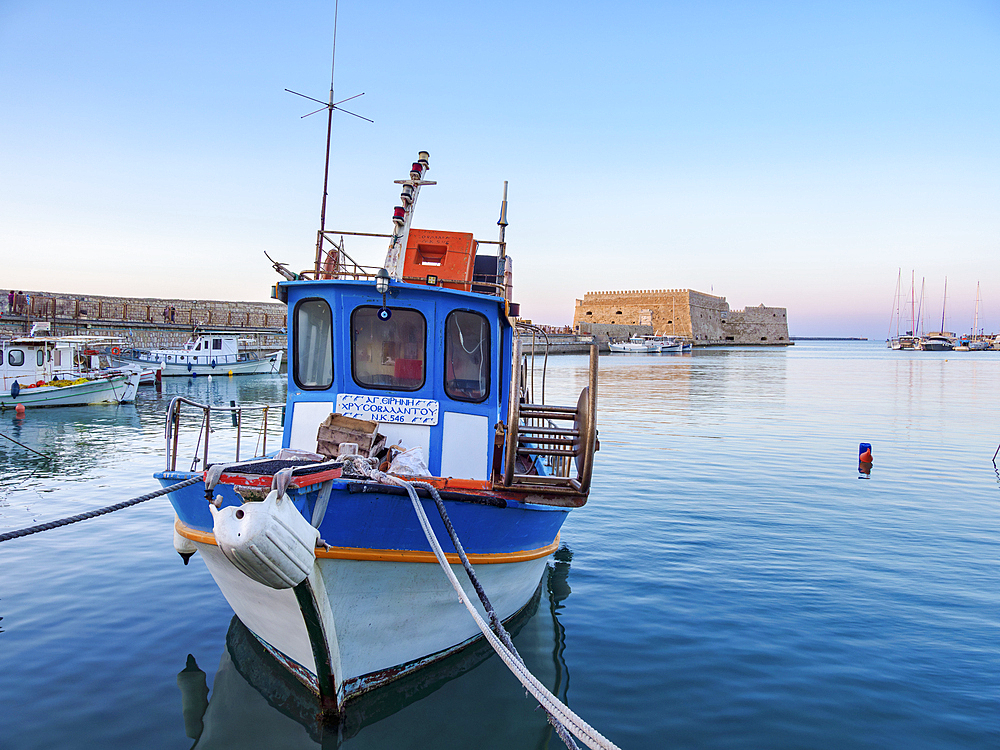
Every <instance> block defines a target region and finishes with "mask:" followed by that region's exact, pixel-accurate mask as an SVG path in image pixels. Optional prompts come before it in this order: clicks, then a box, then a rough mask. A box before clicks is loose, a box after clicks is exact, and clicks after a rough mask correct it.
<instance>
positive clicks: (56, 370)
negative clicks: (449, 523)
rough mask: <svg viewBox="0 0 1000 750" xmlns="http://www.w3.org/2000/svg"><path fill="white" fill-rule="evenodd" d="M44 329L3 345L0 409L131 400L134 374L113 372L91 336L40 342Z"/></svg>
mask: <svg viewBox="0 0 1000 750" xmlns="http://www.w3.org/2000/svg"><path fill="white" fill-rule="evenodd" d="M47 332H48V323H36V324H35V326H34V327H33V328H32V335H30V336H22V337H19V338H14V339H10V340H9V341H6V342H4V344H3V361H2V362H0V384H2V385H0V388H2V390H0V409H6V408H17V407H18V406H24V407H32V408H37V407H43V406H89V405H91V404H103V403H115V404H124V403H130V402H132V401H134V400H135V394H136V391H137V390H138V387H139V379H140V376H141V373H140V370H139V368H126V369H115V368H112V367H110V364H111V363H110V361H109V360H108V359H107V357H106V356H104V355H102V354H101V353H100V352H99V351H98V347H99V346H100V345H101V344H102V343H106V342H107V339H102V338H101V337H97V336H45V335H37V334H44V333H47Z"/></svg>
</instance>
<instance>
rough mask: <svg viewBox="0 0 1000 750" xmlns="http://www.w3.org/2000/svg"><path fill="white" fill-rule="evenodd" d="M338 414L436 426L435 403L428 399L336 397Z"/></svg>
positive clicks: (361, 396) (346, 395)
mask: <svg viewBox="0 0 1000 750" xmlns="http://www.w3.org/2000/svg"><path fill="white" fill-rule="evenodd" d="M337 411H338V412H340V413H341V414H343V415H345V416H348V417H354V418H355V419H368V420H371V421H372V422H396V423H398V424H426V425H436V424H437V423H438V402H437V401H435V400H434V399H430V398H400V397H398V396H368V395H363V394H359V393H341V394H338V395H337Z"/></svg>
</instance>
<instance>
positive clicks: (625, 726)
mask: <svg viewBox="0 0 1000 750" xmlns="http://www.w3.org/2000/svg"><path fill="white" fill-rule="evenodd" d="M601 368H602V369H601V385H600V389H601V393H600V410H601V411H600V417H599V426H600V438H601V451H600V453H599V454H598V461H597V468H596V471H595V478H594V489H593V492H592V494H591V498H590V502H589V503H588V504H587V505H586V506H585V507H584V508H583V509H581V510H578V511H574V512H573V513H572V514H571V515H570V518H569V520H568V522H567V523H566V526H565V527H564V530H563V535H562V539H563V543H564V547H563V549H562V550H560V553H559V554H558V555H557V556H556V558H554V559H553V560H552V562H551V564H550V567H549V572H548V574H547V576H546V579H545V581H544V582H543V586H542V588H541V591H540V595H539V599H538V601H537V606H536V607H533V608H532V611H531V613H530V616H529V617H527V618H526V621H522V622H520V623H518V626H519V628H520V630H519V632H518V634H517V636H516V638H515V642H516V645H517V646H518V648H519V650H520V651H521V653H522V655H523V656H524V657H525V660H526V661H527V662H528V664H529V666H530V667H531V668H532V670H533V671H534V672H535V673H536V674H538V675H539V677H540V678H542V679H543V680H544V681H545V682H546V683H547V684H548V685H549V686H550V687H551V688H553V689H554V690H555V691H556V692H557V693H559V694H560V695H563V696H565V698H566V700H567V701H568V702H569V704H570V705H571V706H572V707H573V708H574V709H575V710H576V711H577V712H578V713H580V714H581V715H582V716H583V717H584V718H586V719H587V720H588V721H590V722H591V723H592V724H594V725H595V726H596V727H598V728H599V729H600V730H601V731H602V732H604V733H605V734H606V735H607V736H608V737H610V738H611V739H613V740H614V741H615V742H617V743H618V744H619V745H620V746H622V747H623V748H748V747H753V748H831V749H832V748H837V749H842V748H996V747H998V746H1000V583H998V581H1000V479H998V474H997V472H996V470H995V468H994V465H993V463H992V460H991V459H992V457H993V453H994V451H995V450H996V449H997V445H998V443H1000V420H998V419H997V416H998V409H997V406H998V384H1000V353H948V354H945V353H941V354H938V353H930V352H928V353H908V352H892V351H889V350H886V349H884V348H882V345H881V344H878V343H874V342H873V343H868V342H849V343H848V342H845V343H821V342H809V343H800V344H799V345H797V346H795V347H793V348H790V349H788V350H778V349H767V350H757V349H737V348H734V349H717V350H708V351H697V352H695V353H694V354H693V355H684V356H660V357H637V356H628V355H620V356H608V357H602V358H601ZM585 376H586V361H585V358H583V357H557V358H553V359H552V360H550V366H549V374H548V379H547V384H546V388H547V395H548V398H549V400H550V401H554V402H556V403H560V402H565V403H572V402H573V401H575V398H576V394H577V393H578V391H579V389H580V388H581V387H582V386H583V385H584V382H585ZM539 385H540V384H539ZM176 393H182V394H186V395H191V396H192V397H194V398H196V399H198V400H205V399H209V400H213V401H216V402H220V401H221V402H228V401H229V400H230V399H236V400H239V401H240V402H241V403H265V402H278V401H281V400H283V398H284V382H283V380H282V378H280V377H267V376H264V377H254V378H234V379H229V378H217V379H215V380H214V381H212V382H209V381H207V380H206V379H197V380H194V381H191V380H181V379H168V381H167V382H166V387H165V389H164V392H163V394H162V395H159V394H156V393H155V392H153V391H152V390H144V391H142V392H141V394H140V397H139V400H138V402H137V403H136V404H135V405H134V406H123V407H114V406H107V407H89V408H79V409H55V410H43V411H31V412H29V413H28V415H27V416H26V417H25V418H24V419H21V420H19V419H16V418H15V416H14V415H13V414H12V413H11V412H9V411H8V412H6V413H4V414H2V415H0V432H3V433H4V434H5V435H7V436H9V437H11V438H14V439H16V440H18V441H19V442H21V443H24V444H25V445H27V446H30V447H31V448H34V449H35V450H37V451H41V452H44V453H46V454H49V455H50V456H52V458H51V459H43V458H40V457H38V456H36V455H34V454H32V453H31V452H29V451H27V450H25V449H23V448H21V447H18V446H17V445H14V444H13V443H11V442H10V441H8V440H6V439H4V438H0V531H7V530H11V529H15V528H20V527H23V526H28V525H31V524H33V523H36V522H42V521H46V520H54V519H57V518H61V517H63V516H67V515H71V514H75V513H79V512H82V511H84V510H89V509H92V508H96V507H101V506H104V505H109V504H111V503H114V502H118V501H121V500H124V499H128V498H131V497H134V496H137V495H140V494H144V493H146V492H149V491H151V490H154V489H157V485H156V483H155V482H153V480H152V479H151V478H150V475H151V473H152V472H153V471H156V470H157V469H159V468H160V467H161V463H162V442H163V439H162V419H163V412H164V408H165V405H166V402H167V400H168V399H169V397H170V396H171V395H173V394H176ZM228 439H229V436H228V433H227V429H226V427H225V425H219V426H218V431H217V433H215V434H213V437H212V440H213V441H225V440H228ZM860 442H868V443H871V444H872V445H873V453H874V467H873V468H872V471H871V475H870V477H865V476H864V475H861V474H859V472H858V462H857V457H858V443H860ZM172 520H173V516H172V511H171V510H170V507H169V504H168V503H167V501H166V500H165V499H157V500H153V501H151V502H148V503H144V504H141V505H138V506H135V507H132V508H129V509H126V510H122V511H119V512H117V513H113V514H111V515H108V516H103V517H101V518H98V519H93V520H89V521H85V522H83V523H80V524H76V525H73V526H69V527H64V528H61V529H57V530H53V531H49V532H45V533H42V534H37V535H34V536H30V537H26V538H22V539H17V540H13V541H8V542H3V543H2V544H0V566H2V571H3V573H2V579H0V617H2V619H0V705H2V706H3V717H2V721H0V747H2V748H5V749H6V748H50V747H55V746H59V747H72V748H76V747H81V748H82V747H88V748H89V747H144V748H188V747H192V746H196V747H199V748H218V747H242V748H253V747H260V748H315V747H317V746H322V747H326V748H330V747H341V746H342V747H345V748H369V747H371V748H383V747H384V748H390V747H391V748H432V747H433V748H442V747H456V748H457V747H470V748H471V747H476V748H511V747H518V748H522V747H523V748H544V747H552V748H555V747H560V746H561V744H560V743H559V740H558V739H557V738H555V737H554V736H552V735H551V733H550V732H549V731H548V729H547V727H546V724H545V721H544V717H543V716H542V715H541V713H540V712H539V711H538V710H536V709H535V707H534V705H533V702H532V700H531V699H530V698H527V697H525V694H524V691H523V690H522V689H521V688H520V686H519V685H518V684H517V683H516V681H515V680H514V679H513V678H512V677H511V676H510V675H509V674H508V673H507V672H506V669H505V668H504V667H503V665H502V664H501V663H500V662H499V660H498V659H497V658H495V657H490V656H489V655H488V654H486V653H483V652H479V651H476V652H473V653H469V654H466V655H464V656H463V657H462V658H460V659H458V660H452V661H451V662H449V663H448V664H446V665H444V666H443V667H442V668H441V669H439V670H437V671H435V672H432V673H430V674H427V675H424V676H422V677H421V679H420V680H418V681H414V682H410V683H407V684H405V685H403V686H401V689H399V690H396V691H393V692H387V693H386V694H385V695H382V696H378V697H377V699H374V700H372V701H371V702H370V703H369V704H368V705H366V706H365V707H364V708H363V710H362V711H359V713H360V714H361V715H360V716H356V717H354V718H352V720H351V723H350V724H349V725H347V726H344V727H342V728H341V729H340V730H339V731H335V730H330V729H326V730H323V729H322V728H319V727H317V726H315V723H314V722H313V723H310V722H309V721H308V718H307V715H308V704H307V703H304V701H305V699H304V698H303V697H302V696H295V695H292V696H291V697H289V696H290V694H289V693H288V691H287V690H286V689H284V688H283V686H282V684H281V674H280V672H277V673H276V672H275V671H274V670H273V669H271V667H270V665H269V664H268V662H266V661H265V660H262V659H260V658H259V655H257V654H256V652H255V651H254V649H253V642H252V638H251V639H247V638H246V637H245V633H244V632H243V631H242V630H241V628H240V627H239V625H238V623H235V624H234V623H233V622H232V613H231V611H230V609H229V607H228V605H227V604H226V602H225V600H224V599H223V598H222V596H221V595H220V594H219V593H218V590H217V589H216V587H215V584H214V583H213V582H212V580H211V577H210V576H209V575H208V573H207V571H206V569H205V567H204V564H203V563H202V562H201V560H200V559H199V556H198V555H196V556H195V557H194V558H193V559H192V561H191V564H190V565H188V566H187V567H185V566H184V565H183V564H182V563H181V560H180V558H179V557H178V556H177V554H176V553H175V552H174V551H173V548H172V545H171V523H172ZM189 654H190V655H191V656H192V657H193V659H192V660H189V659H188V655H189ZM186 664H191V666H189V667H188V671H187V672H185V673H184V674H183V675H182V676H181V677H180V678H178V673H179V672H181V670H182V669H184V668H185V665H186ZM195 665H196V666H195ZM199 684H202V685H207V687H208V689H209V690H210V692H209V693H208V708H207V710H206V711H205V712H204V716H203V717H201V711H200V710H192V708H191V707H192V706H197V704H198V700H197V686H198V685H199ZM179 685H181V686H184V687H186V689H187V693H186V695H187V702H188V708H189V710H188V712H187V715H185V713H184V711H183V706H182V691H181V689H180V687H179ZM192 686H194V689H192ZM202 706H203V704H202ZM303 706H305V707H304V708H303ZM199 717H201V719H200V721H199V720H198V719H199ZM185 718H187V724H185Z"/></svg>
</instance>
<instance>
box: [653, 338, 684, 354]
mask: <svg viewBox="0 0 1000 750" xmlns="http://www.w3.org/2000/svg"><path fill="white" fill-rule="evenodd" d="M653 341H654V342H656V343H657V344H658V345H659V347H660V352H661V353H663V354H671V353H673V354H680V353H681V352H683V351H684V342H683V341H681V340H680V339H677V338H674V337H673V336H654V337H653Z"/></svg>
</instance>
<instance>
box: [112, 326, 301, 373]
mask: <svg viewBox="0 0 1000 750" xmlns="http://www.w3.org/2000/svg"><path fill="white" fill-rule="evenodd" d="M281 359H282V351H281V350H280V349H279V350H275V351H270V352H263V351H260V349H259V348H250V347H244V346H241V339H240V337H239V336H238V335H237V334H235V333H232V332H228V331H201V332H198V333H195V334H194V335H193V336H191V338H190V339H188V341H187V343H185V344H184V346H181V347H162V348H149V349H142V348H135V347H132V348H127V349H124V350H122V351H121V352H120V353H119V354H117V355H116V356H115V362H116V363H118V364H120V365H131V366H138V367H159V368H161V370H162V375H163V376H164V377H169V376H174V377H183V376H191V375H219V374H222V375H227V374H232V375H262V374H268V373H277V372H280V371H281Z"/></svg>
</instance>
